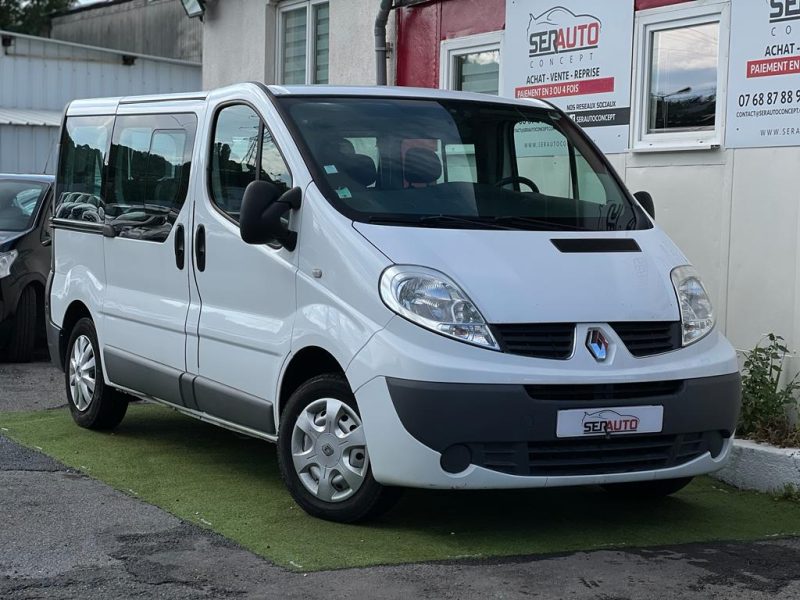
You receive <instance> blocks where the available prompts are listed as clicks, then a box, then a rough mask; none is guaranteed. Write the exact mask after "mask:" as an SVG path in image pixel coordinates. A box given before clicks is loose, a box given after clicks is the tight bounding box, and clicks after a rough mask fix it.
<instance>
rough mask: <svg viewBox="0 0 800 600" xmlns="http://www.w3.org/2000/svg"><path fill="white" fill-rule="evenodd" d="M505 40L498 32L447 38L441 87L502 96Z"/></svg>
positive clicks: (442, 55) (444, 43) (444, 44)
mask: <svg viewBox="0 0 800 600" xmlns="http://www.w3.org/2000/svg"><path fill="white" fill-rule="evenodd" d="M502 39H503V34H502V32H500V31H497V32H493V33H484V34H480V35H471V36H467V37H463V38H456V39H452V40H445V41H443V42H442V47H441V69H440V73H441V76H440V82H439V83H440V87H441V88H442V89H446V90H459V91H464V92H479V93H482V94H492V95H495V96H496V95H498V94H499V92H500V46H501V45H502Z"/></svg>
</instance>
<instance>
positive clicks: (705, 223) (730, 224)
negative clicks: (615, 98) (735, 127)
mask: <svg viewBox="0 0 800 600" xmlns="http://www.w3.org/2000/svg"><path fill="white" fill-rule="evenodd" d="M610 158H611V160H612V163H613V164H614V166H615V168H617V170H618V171H619V172H620V174H621V175H622V176H623V177H624V178H625V180H626V183H627V184H628V187H629V188H630V189H631V191H638V190H647V191H649V192H650V193H651V194H653V197H654V199H655V204H656V217H657V221H658V223H659V225H660V226H661V227H663V228H664V229H665V230H666V231H667V233H669V235H670V236H671V237H672V238H673V239H674V240H675V242H676V243H677V244H678V245H679V246H680V247H681V249H682V250H683V251H684V253H685V254H686V255H687V256H688V258H689V260H691V261H692V262H693V263H694V264H695V266H697V268H698V269H699V271H700V273H701V274H702V276H703V279H704V280H705V282H706V284H707V287H708V288H709V292H710V293H711V295H712V296H713V301H714V305H715V307H716V309H717V311H718V315H719V324H720V326H721V327H722V328H723V329H724V330H725V332H726V333H727V335H728V337H729V338H730V339H731V341H732V342H733V344H734V345H735V346H736V347H737V348H738V349H740V350H747V349H750V348H752V347H753V346H754V345H755V344H756V343H757V342H758V341H759V340H760V339H761V337H762V336H763V335H764V334H765V333H768V332H775V333H777V334H779V335H782V336H784V337H785V338H786V339H787V341H788V343H789V346H790V347H791V348H793V349H794V350H800V274H798V270H799V269H800V261H798V257H800V206H799V204H800V193H798V184H797V182H798V177H800V148H763V149H737V150H718V151H695V152H665V153H654V154H649V153H648V154H618V155H614V156H611V157H610ZM790 367H791V369H792V370H800V359H793V361H792V364H791V365H790Z"/></svg>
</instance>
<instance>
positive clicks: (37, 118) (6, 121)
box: [0, 107, 63, 127]
mask: <svg viewBox="0 0 800 600" xmlns="http://www.w3.org/2000/svg"><path fill="white" fill-rule="evenodd" d="M62 114H63V113H62V112H61V111H57V110H27V109H23V108H3V107H0V125H38V126H39V127H60V126H61V115H62Z"/></svg>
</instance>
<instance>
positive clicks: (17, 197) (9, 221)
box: [0, 180, 47, 231]
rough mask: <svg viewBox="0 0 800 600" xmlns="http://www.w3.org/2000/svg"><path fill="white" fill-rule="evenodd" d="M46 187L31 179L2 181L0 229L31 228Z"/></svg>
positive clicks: (0, 182) (22, 229)
mask: <svg viewBox="0 0 800 600" xmlns="http://www.w3.org/2000/svg"><path fill="white" fill-rule="evenodd" d="M46 187H47V186H46V185H45V184H43V183H35V182H30V181H13V180H11V181H10V180H6V181H0V231H25V230H27V229H30V228H31V227H32V226H33V220H34V219H35V218H36V208H37V207H38V206H39V200H41V199H42V195H43V194H44V190H45V189H46Z"/></svg>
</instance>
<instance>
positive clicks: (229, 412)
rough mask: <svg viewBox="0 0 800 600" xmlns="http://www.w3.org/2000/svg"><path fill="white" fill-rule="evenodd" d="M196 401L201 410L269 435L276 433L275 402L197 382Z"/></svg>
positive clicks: (204, 382)
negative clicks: (273, 405)
mask: <svg viewBox="0 0 800 600" xmlns="http://www.w3.org/2000/svg"><path fill="white" fill-rule="evenodd" d="M194 397H195V399H196V401H197V407H198V410H201V411H203V412H205V413H208V414H210V415H213V416H215V417H218V418H220V419H224V420H225V421H230V422H231V423H236V424H237V425H243V426H244V427H249V428H250V429H255V430H256V431H261V432H263V433H267V434H274V433H275V415H274V411H273V409H272V402H270V401H268V400H263V399H261V398H257V397H255V396H251V395H250V394H246V393H245V392H241V391H239V390H235V389H233V388H231V387H228V386H226V385H223V384H221V383H217V382H216V381H211V380H210V379H206V378H204V377H197V378H196V379H195V380H194Z"/></svg>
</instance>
